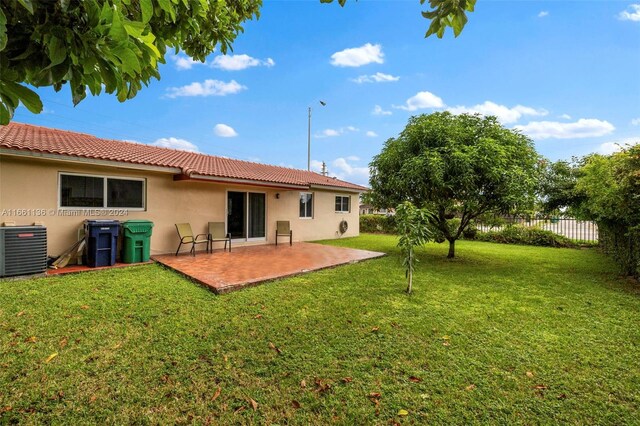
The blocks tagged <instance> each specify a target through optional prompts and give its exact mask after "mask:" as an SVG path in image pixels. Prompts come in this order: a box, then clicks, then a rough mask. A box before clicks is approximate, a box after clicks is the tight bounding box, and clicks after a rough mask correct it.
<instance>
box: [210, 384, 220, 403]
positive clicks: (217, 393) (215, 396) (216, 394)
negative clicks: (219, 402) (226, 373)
mask: <svg viewBox="0 0 640 426" xmlns="http://www.w3.org/2000/svg"><path fill="white" fill-rule="evenodd" d="M220 392H222V389H221V388H220V386H218V389H216V391H215V392H214V394H213V396H212V397H211V400H212V401H215V400H216V399H218V397H219V396H220Z"/></svg>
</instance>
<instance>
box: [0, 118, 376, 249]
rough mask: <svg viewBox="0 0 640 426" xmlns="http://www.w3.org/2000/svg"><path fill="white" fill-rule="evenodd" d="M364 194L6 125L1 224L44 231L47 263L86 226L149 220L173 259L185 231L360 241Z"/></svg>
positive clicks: (218, 161) (238, 164) (245, 238)
mask: <svg viewBox="0 0 640 426" xmlns="http://www.w3.org/2000/svg"><path fill="white" fill-rule="evenodd" d="M365 190H366V188H365V187H362V186H360V185H356V184H353V183H349V182H345V181H342V180H339V179H335V178H331V177H328V176H323V175H321V174H319V173H315V172H310V171H306V170H297V169H291V168H286V167H278V166H271V165H266V164H259V163H254V162H249V161H240V160H233V159H229V158H224V157H217V156H213V155H206V154H200V153H194V152H187V151H181V150H175V149H169V148H159V147H155V146H151V145H146V144H141V143H133V142H122V141H116V140H109V139H101V138H97V137H95V136H91V135H88V134H84V133H77V132H70V131H65V130H58V129H52V128H46V127H39V126H33V125H28V124H22V123H15V122H12V123H10V124H8V125H6V126H0V214H1V217H0V223H1V222H13V223H15V224H16V225H30V224H33V223H34V222H43V223H44V225H45V226H46V227H47V233H48V252H49V254H51V255H57V254H60V253H61V252H62V251H64V250H65V249H66V248H68V247H69V246H71V245H72V244H73V243H74V242H75V241H76V240H77V239H78V229H79V228H80V227H81V226H82V222H83V221H84V220H85V219H114V220H120V221H124V220H128V219H147V220H151V221H153V222H154V225H155V226H154V228H153V237H152V238H151V253H152V254H160V253H171V252H173V251H175V249H176V248H177V246H178V242H179V238H178V236H177V232H176V229H175V224H176V223H184V222H188V223H190V224H191V226H192V228H193V232H194V233H205V232H206V229H207V223H208V222H224V223H225V226H226V230H227V232H229V233H230V234H231V237H232V239H233V240H234V245H235V244H236V243H239V244H240V245H243V244H273V243H275V230H276V221H279V220H285V221H289V222H290V224H291V229H292V230H293V238H294V241H311V240H319V239H330V238H338V237H352V236H357V235H358V233H359V223H358V208H357V207H358V199H359V195H360V193H362V192H364V191H365ZM342 221H346V222H347V223H348V229H347V230H346V232H344V233H341V232H340V223H341V222H342Z"/></svg>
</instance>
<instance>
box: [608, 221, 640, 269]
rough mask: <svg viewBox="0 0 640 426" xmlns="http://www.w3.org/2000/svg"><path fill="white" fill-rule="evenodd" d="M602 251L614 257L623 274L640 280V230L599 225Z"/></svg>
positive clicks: (620, 226)
mask: <svg viewBox="0 0 640 426" xmlns="http://www.w3.org/2000/svg"><path fill="white" fill-rule="evenodd" d="M598 231H599V241H600V246H601V247H602V250H603V251H604V252H605V253H607V254H608V255H610V256H611V257H613V259H614V260H615V261H616V262H617V263H618V264H619V265H620V267H621V269H622V272H623V273H625V274H627V275H631V276H634V277H636V278H640V229H637V227H636V229H630V228H629V227H627V226H624V225H612V224H606V223H598Z"/></svg>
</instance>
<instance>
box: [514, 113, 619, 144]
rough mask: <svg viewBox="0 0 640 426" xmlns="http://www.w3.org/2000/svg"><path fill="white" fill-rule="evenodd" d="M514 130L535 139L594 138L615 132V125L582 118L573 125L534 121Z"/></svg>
mask: <svg viewBox="0 0 640 426" xmlns="http://www.w3.org/2000/svg"><path fill="white" fill-rule="evenodd" d="M514 128H515V129H517V130H520V131H521V132H522V133H524V134H526V135H529V136H531V137H532V138H533V139H574V138H576V139H577V138H593V137H598V136H604V135H607V134H609V133H611V132H613V131H614V130H615V127H614V126H613V124H611V123H609V122H608V121H604V120H598V119H595V118H581V119H579V120H578V121H575V122H573V123H560V122H558V121H532V122H530V123H528V124H525V125H517V126H515V127H514Z"/></svg>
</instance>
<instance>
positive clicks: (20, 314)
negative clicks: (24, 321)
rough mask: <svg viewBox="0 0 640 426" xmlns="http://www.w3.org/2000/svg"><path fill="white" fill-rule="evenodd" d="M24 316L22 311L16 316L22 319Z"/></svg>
mask: <svg viewBox="0 0 640 426" xmlns="http://www.w3.org/2000/svg"><path fill="white" fill-rule="evenodd" d="M23 315H24V311H20V312H18V313H17V314H16V316H17V317H21V316H23Z"/></svg>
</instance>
